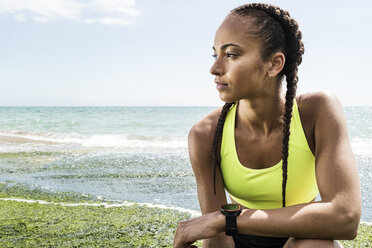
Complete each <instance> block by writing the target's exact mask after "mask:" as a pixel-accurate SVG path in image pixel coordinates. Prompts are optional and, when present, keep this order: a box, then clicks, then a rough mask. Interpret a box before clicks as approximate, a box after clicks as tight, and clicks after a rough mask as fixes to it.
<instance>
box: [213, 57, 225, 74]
mask: <svg viewBox="0 0 372 248" xmlns="http://www.w3.org/2000/svg"><path fill="white" fill-rule="evenodd" d="M209 72H210V73H211V74H212V75H215V76H221V75H223V74H225V69H224V67H223V64H222V62H221V60H220V59H218V58H216V60H215V61H214V63H213V65H212V67H211V69H210V70H209Z"/></svg>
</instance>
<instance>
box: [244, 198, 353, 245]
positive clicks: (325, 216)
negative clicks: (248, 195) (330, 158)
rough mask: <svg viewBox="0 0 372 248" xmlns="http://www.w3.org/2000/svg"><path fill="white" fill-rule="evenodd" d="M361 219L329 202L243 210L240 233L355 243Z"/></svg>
mask: <svg viewBox="0 0 372 248" xmlns="http://www.w3.org/2000/svg"><path fill="white" fill-rule="evenodd" d="M358 222H359V219H358V216H353V214H350V213H349V212H348V211H344V210H343V209H341V208H337V207H335V206H334V205H333V204H332V203H330V202H313V203H308V204H300V205H295V206H290V207H285V208H280V209H271V210H252V209H246V210H243V212H242V214H241V215H240V216H239V217H238V218H237V227H238V231H239V232H240V233H245V234H252V235H261V236H273V237H275V236H276V237H296V238H322V239H353V238H354V237H355V235H356V229H357V228H355V226H356V227H357V223H358Z"/></svg>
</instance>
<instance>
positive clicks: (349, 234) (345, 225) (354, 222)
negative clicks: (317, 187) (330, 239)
mask: <svg viewBox="0 0 372 248" xmlns="http://www.w3.org/2000/svg"><path fill="white" fill-rule="evenodd" d="M360 215H361V210H360V208H354V209H343V210H340V211H338V213H337V215H336V218H337V220H338V221H337V222H338V224H337V226H339V227H342V228H340V229H339V230H340V233H339V235H337V236H339V237H337V239H346V240H352V239H355V238H356V237H357V235H358V227H359V221H360Z"/></svg>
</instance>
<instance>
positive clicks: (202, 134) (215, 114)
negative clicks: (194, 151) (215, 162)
mask: <svg viewBox="0 0 372 248" xmlns="http://www.w3.org/2000/svg"><path fill="white" fill-rule="evenodd" d="M221 109H222V108H218V109H215V110H214V111H212V112H211V113H209V114H208V115H207V116H205V117H204V118H203V119H201V120H200V121H198V122H197V123H195V124H194V126H193V127H192V128H191V130H190V132H189V145H190V142H197V143H203V144H204V145H206V144H211V143H212V142H213V137H214V132H215V130H216V126H217V120H218V118H219V115H220V113H221Z"/></svg>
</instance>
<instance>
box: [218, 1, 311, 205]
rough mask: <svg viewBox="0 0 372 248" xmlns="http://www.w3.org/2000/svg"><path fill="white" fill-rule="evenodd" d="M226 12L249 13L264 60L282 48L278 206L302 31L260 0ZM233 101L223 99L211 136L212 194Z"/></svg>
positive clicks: (300, 59)
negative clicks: (284, 85)
mask: <svg viewBox="0 0 372 248" xmlns="http://www.w3.org/2000/svg"><path fill="white" fill-rule="evenodd" d="M229 15H237V16H241V17H250V18H251V19H250V20H251V21H252V22H253V24H254V25H251V26H252V29H253V30H252V31H250V35H252V36H253V37H254V38H257V39H258V40H259V41H260V42H261V44H262V48H261V49H262V50H261V56H262V59H263V61H267V60H268V59H269V58H270V56H271V55H273V54H274V53H275V52H278V51H280V52H283V54H284V56H285V58H286V61H285V65H284V68H283V70H282V71H281V72H280V74H279V75H278V76H279V77H281V78H282V77H283V76H285V77H286V81H287V91H286V94H285V110H284V116H283V141H282V143H283V147H282V160H283V164H282V170H283V180H282V206H283V207H285V205H286V201H285V199H286V185H287V171H288V143H289V136H290V125H291V118H292V108H293V100H294V98H295V96H296V89H297V82H298V76H297V72H298V66H299V65H300V64H301V61H302V54H303V53H304V45H303V42H302V41H301V38H302V34H301V31H300V30H299V29H298V24H297V22H296V21H295V20H294V19H292V18H291V17H290V15H289V13H288V12H287V11H285V10H282V9H280V8H279V7H277V6H274V5H270V4H263V3H252V4H245V5H242V6H239V7H237V8H235V9H233V10H232V11H231V12H230V14H229ZM232 104H233V103H226V104H225V105H224V106H223V108H222V111H221V113H220V117H219V119H218V122H217V127H216V132H215V136H214V140H213V177H214V194H216V186H215V185H216V168H217V167H219V166H220V162H219V161H218V145H219V143H220V141H221V138H222V130H223V125H224V122H225V119H226V115H227V113H228V111H229V109H230V107H231V106H232Z"/></svg>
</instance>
